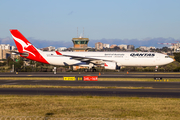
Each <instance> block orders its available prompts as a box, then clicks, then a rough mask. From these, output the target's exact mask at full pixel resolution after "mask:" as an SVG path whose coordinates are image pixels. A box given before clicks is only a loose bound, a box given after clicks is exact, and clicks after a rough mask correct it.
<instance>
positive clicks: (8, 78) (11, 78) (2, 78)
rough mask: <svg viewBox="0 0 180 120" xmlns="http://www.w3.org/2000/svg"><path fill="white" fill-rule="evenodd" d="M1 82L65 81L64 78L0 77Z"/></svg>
mask: <svg viewBox="0 0 180 120" xmlns="http://www.w3.org/2000/svg"><path fill="white" fill-rule="evenodd" d="M0 80H63V77H0Z"/></svg>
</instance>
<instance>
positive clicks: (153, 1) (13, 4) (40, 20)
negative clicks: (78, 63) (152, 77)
mask: <svg viewBox="0 0 180 120" xmlns="http://www.w3.org/2000/svg"><path fill="white" fill-rule="evenodd" d="M77 27H78V36H79V35H80V34H82V35H83V28H84V37H88V38H89V39H90V40H98V39H102V38H105V39H139V40H141V39H145V38H148V37H150V38H156V37H163V38H169V37H171V38H175V39H179V38H180V0H0V38H6V37H11V35H10V32H9V29H18V30H19V31H20V32H21V33H22V34H23V35H24V36H25V37H26V38H34V39H37V40H48V41H71V40H72V38H74V37H77Z"/></svg>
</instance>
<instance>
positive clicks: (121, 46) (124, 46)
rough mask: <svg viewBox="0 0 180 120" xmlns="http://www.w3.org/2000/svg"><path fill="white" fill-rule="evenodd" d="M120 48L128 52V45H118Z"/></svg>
mask: <svg viewBox="0 0 180 120" xmlns="http://www.w3.org/2000/svg"><path fill="white" fill-rule="evenodd" d="M118 47H119V48H120V49H123V48H124V49H125V50H127V45H123V44H121V45H118Z"/></svg>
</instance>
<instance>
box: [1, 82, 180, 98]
mask: <svg viewBox="0 0 180 120" xmlns="http://www.w3.org/2000/svg"><path fill="white" fill-rule="evenodd" d="M0 85H53V86H117V87H152V89H143V88H142V89H112V88H108V89H77V88H0V94H11V95H88V96H120V97H121V96H125V97H163V98H164V97H166V98H180V82H135V81H132V82H131V81H89V82H85V81H57V80H0Z"/></svg>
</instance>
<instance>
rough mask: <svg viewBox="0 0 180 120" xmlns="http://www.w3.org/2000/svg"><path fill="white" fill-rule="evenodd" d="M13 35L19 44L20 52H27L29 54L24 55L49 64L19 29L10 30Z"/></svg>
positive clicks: (17, 44)
mask: <svg viewBox="0 0 180 120" xmlns="http://www.w3.org/2000/svg"><path fill="white" fill-rule="evenodd" d="M10 32H11V35H12V37H13V39H14V42H15V44H16V46H17V49H18V51H19V52H20V53H27V54H28V56H22V55H21V57H25V58H28V59H31V60H35V61H38V62H42V63H46V64H49V63H48V62H47V61H46V60H45V59H44V58H43V56H42V55H41V54H40V53H39V51H38V50H37V49H36V48H35V47H34V46H33V45H32V44H31V43H30V42H29V41H28V40H27V39H26V38H25V37H24V36H23V35H22V34H21V33H20V32H19V31H18V30H16V29H15V30H10Z"/></svg>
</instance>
